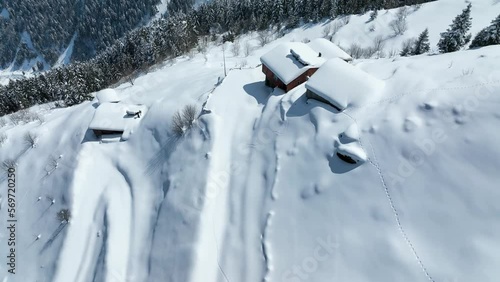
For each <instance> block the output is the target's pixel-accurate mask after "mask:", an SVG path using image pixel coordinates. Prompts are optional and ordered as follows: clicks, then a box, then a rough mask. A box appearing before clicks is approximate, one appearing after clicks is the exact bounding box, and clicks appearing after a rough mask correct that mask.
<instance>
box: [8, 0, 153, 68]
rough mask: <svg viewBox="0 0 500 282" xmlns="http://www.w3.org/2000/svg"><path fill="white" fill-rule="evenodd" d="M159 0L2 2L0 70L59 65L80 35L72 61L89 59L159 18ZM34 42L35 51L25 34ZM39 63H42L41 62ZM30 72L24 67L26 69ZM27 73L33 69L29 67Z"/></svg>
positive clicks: (31, 0)
mask: <svg viewBox="0 0 500 282" xmlns="http://www.w3.org/2000/svg"><path fill="white" fill-rule="evenodd" d="M159 3H160V0H130V1H101V0H80V1H69V0H43V1H35V0H23V1H17V0H4V1H3V2H1V3H0V11H2V13H0V68H5V67H8V66H9V65H10V64H11V63H13V66H12V67H13V68H14V69H18V68H21V67H22V65H23V63H24V62H25V61H28V62H30V65H29V66H30V67H31V66H35V65H36V62H43V63H44V66H41V65H39V66H38V67H39V68H40V67H45V68H47V67H49V66H52V65H53V64H54V63H56V62H57V60H58V58H59V57H60V55H61V54H62V53H63V52H64V51H65V50H66V49H67V47H68V46H69V45H70V42H71V41H72V38H73V37H74V36H75V35H76V37H75V41H74V48H73V60H85V59H88V58H90V57H92V56H94V55H95V54H96V52H98V51H100V50H103V49H105V48H106V47H108V46H110V45H111V44H112V43H113V41H114V40H116V39H117V38H120V37H122V36H123V35H124V34H125V33H127V32H128V31H130V30H131V29H133V28H136V27H138V26H140V25H143V24H145V23H147V22H148V21H149V19H151V18H152V16H154V15H155V14H156V13H157V5H158V4H159ZM23 33H26V34H28V35H29V37H30V38H31V41H32V43H33V46H32V47H31V46H28V44H27V43H26V42H25V40H23V38H24V37H23V36H21V34H23ZM37 58H38V59H37ZM24 67H26V65H25V66H24ZM28 69H29V68H28Z"/></svg>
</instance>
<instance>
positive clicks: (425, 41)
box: [411, 28, 431, 56]
mask: <svg viewBox="0 0 500 282" xmlns="http://www.w3.org/2000/svg"><path fill="white" fill-rule="evenodd" d="M430 49H431V47H430V44H429V29H427V28H426V29H425V30H424V31H422V33H420V35H419V36H418V38H417V40H416V41H415V43H414V45H413V50H412V51H411V55H413V56H414V55H420V54H423V53H427V52H429V50H430Z"/></svg>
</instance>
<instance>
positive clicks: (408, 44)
mask: <svg viewBox="0 0 500 282" xmlns="http://www.w3.org/2000/svg"><path fill="white" fill-rule="evenodd" d="M414 42H415V39H414V38H410V39H406V40H405V41H403V45H402V46H401V52H400V53H399V54H400V55H401V56H403V57H405V56H409V55H410V54H411V51H412V50H413V43H414Z"/></svg>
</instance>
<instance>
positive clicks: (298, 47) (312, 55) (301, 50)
mask: <svg viewBox="0 0 500 282" xmlns="http://www.w3.org/2000/svg"><path fill="white" fill-rule="evenodd" d="M294 45H295V46H292V47H291V49H290V53H292V55H293V56H294V57H295V58H297V60H299V62H301V63H302V64H304V65H307V66H308V65H311V66H316V67H319V66H320V65H321V64H323V63H324V62H325V59H324V58H321V57H320V56H319V52H316V51H314V50H313V49H312V48H310V47H309V46H308V45H306V44H300V43H298V44H294Z"/></svg>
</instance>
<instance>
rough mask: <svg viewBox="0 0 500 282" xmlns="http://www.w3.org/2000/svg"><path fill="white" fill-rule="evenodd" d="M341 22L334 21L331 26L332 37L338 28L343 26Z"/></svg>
mask: <svg viewBox="0 0 500 282" xmlns="http://www.w3.org/2000/svg"><path fill="white" fill-rule="evenodd" d="M343 26H344V25H342V23H341V22H335V23H334V24H333V26H332V37H333V36H335V34H337V32H339V30H340V29H341V28H342V27H343Z"/></svg>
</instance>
